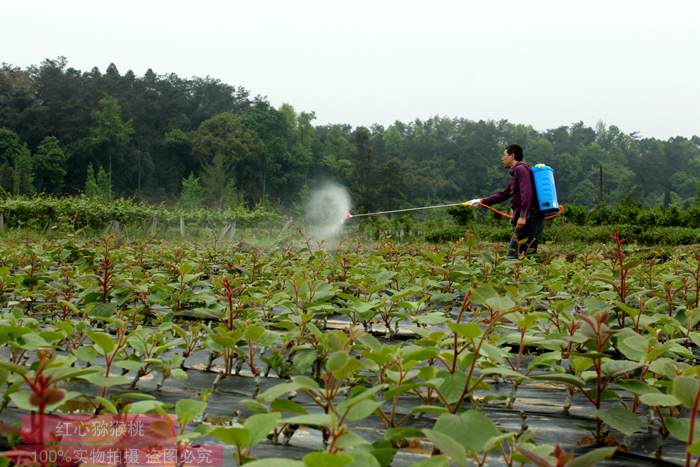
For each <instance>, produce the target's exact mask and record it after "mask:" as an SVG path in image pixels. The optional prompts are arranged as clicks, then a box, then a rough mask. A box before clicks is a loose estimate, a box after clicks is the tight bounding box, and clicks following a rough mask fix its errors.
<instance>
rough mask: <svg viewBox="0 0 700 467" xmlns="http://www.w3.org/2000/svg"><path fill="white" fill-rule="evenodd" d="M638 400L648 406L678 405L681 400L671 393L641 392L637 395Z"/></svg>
mask: <svg viewBox="0 0 700 467" xmlns="http://www.w3.org/2000/svg"><path fill="white" fill-rule="evenodd" d="M639 400H640V401H642V403H643V404H646V405H648V406H650V407H674V406H676V405H680V403H681V401H680V400H678V398H677V397H676V396H674V395H673V394H661V393H659V394H643V395H642V396H640V397H639Z"/></svg>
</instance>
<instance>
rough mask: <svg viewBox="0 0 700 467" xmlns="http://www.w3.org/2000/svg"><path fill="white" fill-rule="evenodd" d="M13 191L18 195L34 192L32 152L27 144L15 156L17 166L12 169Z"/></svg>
mask: <svg viewBox="0 0 700 467" xmlns="http://www.w3.org/2000/svg"><path fill="white" fill-rule="evenodd" d="M12 192H13V193H14V194H16V195H29V194H32V193H34V166H33V163H32V154H31V153H30V152H29V149H27V147H26V146H23V147H22V150H21V151H20V153H19V155H18V156H17V157H16V158H15V167H14V170H13V171H12Z"/></svg>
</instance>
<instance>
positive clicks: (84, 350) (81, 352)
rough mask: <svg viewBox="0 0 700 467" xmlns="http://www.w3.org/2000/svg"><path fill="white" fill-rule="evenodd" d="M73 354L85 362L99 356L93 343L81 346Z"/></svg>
mask: <svg viewBox="0 0 700 467" xmlns="http://www.w3.org/2000/svg"><path fill="white" fill-rule="evenodd" d="M73 355H75V356H76V357H78V358H79V359H80V360H82V361H84V362H93V361H94V360H95V359H96V358H97V352H95V349H94V348H93V347H92V346H91V345H85V346H83V347H80V348H79V349H77V350H76V351H75V352H73Z"/></svg>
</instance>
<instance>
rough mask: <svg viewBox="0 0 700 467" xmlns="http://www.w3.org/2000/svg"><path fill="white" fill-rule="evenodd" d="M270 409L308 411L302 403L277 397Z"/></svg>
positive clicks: (294, 411) (296, 411) (302, 412)
mask: <svg viewBox="0 0 700 467" xmlns="http://www.w3.org/2000/svg"><path fill="white" fill-rule="evenodd" d="M270 410H272V411H273V412H289V413H298V414H305V413H307V410H306V409H305V408H304V407H303V406H302V405H301V404H299V403H298V402H294V401H290V400H287V399H275V400H274V401H272V403H271V404H270Z"/></svg>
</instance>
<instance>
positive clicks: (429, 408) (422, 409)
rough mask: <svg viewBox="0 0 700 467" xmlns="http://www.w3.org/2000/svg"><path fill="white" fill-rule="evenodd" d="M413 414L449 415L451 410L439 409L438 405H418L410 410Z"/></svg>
mask: <svg viewBox="0 0 700 467" xmlns="http://www.w3.org/2000/svg"><path fill="white" fill-rule="evenodd" d="M410 412H411V413H439V414H443V413H448V412H449V410H447V408H446V407H438V406H436V405H417V406H415V407H411V410H410Z"/></svg>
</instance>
